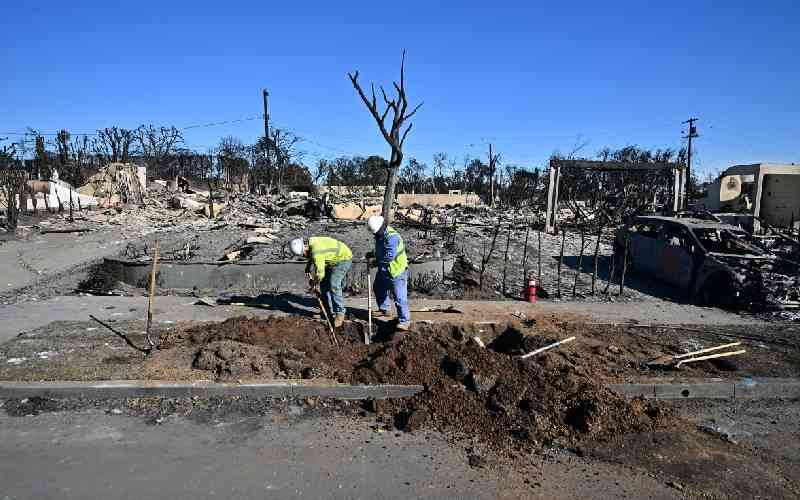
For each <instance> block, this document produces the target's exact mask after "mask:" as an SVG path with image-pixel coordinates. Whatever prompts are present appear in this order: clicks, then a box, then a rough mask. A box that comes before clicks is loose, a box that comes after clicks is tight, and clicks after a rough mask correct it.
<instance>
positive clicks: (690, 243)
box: [614, 216, 800, 309]
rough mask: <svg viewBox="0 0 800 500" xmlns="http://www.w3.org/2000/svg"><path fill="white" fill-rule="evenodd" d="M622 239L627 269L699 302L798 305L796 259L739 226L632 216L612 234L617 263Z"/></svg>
mask: <svg viewBox="0 0 800 500" xmlns="http://www.w3.org/2000/svg"><path fill="white" fill-rule="evenodd" d="M626 242H627V248H628V250H627V256H628V263H627V265H628V269H630V268H633V269H634V270H635V271H636V272H638V273H641V274H643V275H647V276H651V277H653V278H655V279H657V280H659V281H662V282H665V283H667V284H670V285H672V286H675V287H677V288H679V289H682V290H685V291H686V293H687V295H688V297H689V298H690V299H691V300H693V301H694V302H695V303H697V304H701V305H717V306H723V307H733V308H751V309H775V308H796V307H800V264H798V263H797V262H793V261H791V260H787V259H785V258H782V257H780V256H778V255H776V254H775V253H773V252H771V251H769V250H768V249H767V248H766V247H765V246H764V245H762V244H760V243H759V242H758V241H757V240H755V239H753V238H752V237H751V236H750V235H749V234H748V233H746V232H745V231H743V230H742V229H740V228H738V227H734V226H730V225H727V224H722V223H718V222H714V221H707V220H700V219H693V218H686V219H673V218H669V217H660V216H640V217H635V218H633V219H632V220H631V221H629V222H628V223H627V224H625V225H623V226H621V227H620V228H619V229H618V231H617V234H616V238H615V241H614V254H615V258H616V259H617V261H618V265H619V266H621V265H622V256H623V255H625V246H626ZM618 269H619V267H618Z"/></svg>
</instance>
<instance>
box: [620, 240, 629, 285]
mask: <svg viewBox="0 0 800 500" xmlns="http://www.w3.org/2000/svg"><path fill="white" fill-rule="evenodd" d="M628 241H629V240H628V237H627V236H625V250H624V252H623V253H622V272H621V273H620V277H619V293H618V295H620V296H622V293H623V292H624V291H625V274H626V273H627V272H628Z"/></svg>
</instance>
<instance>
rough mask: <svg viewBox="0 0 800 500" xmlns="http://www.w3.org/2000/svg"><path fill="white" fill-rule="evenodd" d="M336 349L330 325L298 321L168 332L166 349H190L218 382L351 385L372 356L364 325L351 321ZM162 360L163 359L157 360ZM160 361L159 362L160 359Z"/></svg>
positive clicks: (235, 321) (233, 322)
mask: <svg viewBox="0 0 800 500" xmlns="http://www.w3.org/2000/svg"><path fill="white" fill-rule="evenodd" d="M338 335H339V338H340V339H341V340H343V341H344V342H345V343H346V344H347V347H346V348H343V349H341V350H337V349H335V347H334V346H333V345H331V342H330V336H329V333H328V332H327V331H326V330H325V327H324V325H322V324H321V323H319V322H316V321H311V320H308V319H304V318H298V317H291V316H286V317H272V318H268V319H266V320H258V319H248V318H232V319H229V320H227V321H224V322H222V323H215V324H212V325H203V326H199V327H194V328H190V329H188V330H172V331H170V332H168V333H167V334H166V337H165V338H164V340H163V343H162V347H161V350H162V351H169V350H172V349H189V350H191V354H192V359H193V362H192V367H193V368H196V369H200V370H207V371H210V372H212V373H213V374H214V375H215V376H216V377H217V378H218V379H221V380H226V379H231V378H234V379H247V378H254V377H255V378H260V379H263V378H294V379H299V378H304V379H310V378H323V379H334V380H336V381H339V382H344V383H347V382H350V380H351V376H350V372H351V370H352V366H353V365H355V364H357V363H358V362H359V361H360V360H361V359H363V357H364V356H365V355H366V350H367V346H365V345H363V344H359V343H358V342H357V341H356V339H357V338H361V339H363V338H364V337H363V332H362V331H361V325H360V324H359V323H347V324H346V326H345V328H344V330H343V331H342V332H340V333H339V334H338ZM156 358H157V357H156ZM154 361H155V362H158V360H157V359H156V360H154Z"/></svg>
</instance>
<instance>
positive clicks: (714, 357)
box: [675, 349, 747, 368]
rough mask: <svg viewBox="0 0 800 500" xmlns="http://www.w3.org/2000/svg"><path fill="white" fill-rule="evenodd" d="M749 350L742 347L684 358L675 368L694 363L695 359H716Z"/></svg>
mask: <svg viewBox="0 0 800 500" xmlns="http://www.w3.org/2000/svg"><path fill="white" fill-rule="evenodd" d="M746 352H747V351H746V350H744V349H742V350H741V351H731V352H721V353H719V354H709V355H708V356H700V357H699V358H691V359H684V360H683V361H678V364H676V365H675V368H679V367H680V366H681V365H682V364H684V363H694V362H695V361H704V360H706V359H716V358H725V357H728V356H737V355H739V354H744V353H746Z"/></svg>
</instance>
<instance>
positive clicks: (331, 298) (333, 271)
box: [320, 260, 353, 315]
mask: <svg viewBox="0 0 800 500" xmlns="http://www.w3.org/2000/svg"><path fill="white" fill-rule="evenodd" d="M352 265H353V261H351V260H343V261H341V262H339V263H338V264H335V265H333V266H331V267H326V268H325V277H324V278H323V279H322V283H320V291H321V292H322V296H323V297H325V301H326V302H327V306H328V310H330V311H331V312H332V313H333V314H334V315H339V314H342V315H344V313H345V311H346V309H345V307H344V278H345V276H347V271H349V270H350V267H351V266H352Z"/></svg>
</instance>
